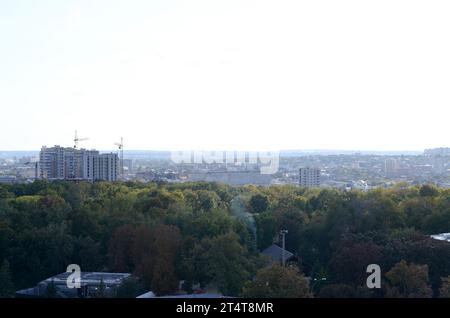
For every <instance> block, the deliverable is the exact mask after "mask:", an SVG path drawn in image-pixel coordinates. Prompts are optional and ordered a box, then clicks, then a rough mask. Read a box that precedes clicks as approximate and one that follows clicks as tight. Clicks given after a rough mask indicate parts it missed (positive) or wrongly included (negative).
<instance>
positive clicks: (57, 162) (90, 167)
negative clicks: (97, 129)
mask: <svg viewBox="0 0 450 318" xmlns="http://www.w3.org/2000/svg"><path fill="white" fill-rule="evenodd" d="M39 167H40V168H39V177H40V178H41V179H47V180H87V181H97V180H103V181H116V180H117V174H118V170H119V156H118V155H117V154H115V153H103V154H100V153H99V152H98V151H97V150H86V149H75V148H70V147H60V146H54V147H51V148H48V147H46V146H43V147H42V149H41V151H40V153H39Z"/></svg>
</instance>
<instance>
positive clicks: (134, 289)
mask: <svg viewBox="0 0 450 318" xmlns="http://www.w3.org/2000/svg"><path fill="white" fill-rule="evenodd" d="M143 292H144V288H143V286H142V284H141V283H140V282H139V281H138V280H137V279H136V278H134V277H130V278H127V279H125V280H124V281H123V282H122V283H121V284H120V286H119V287H117V289H116V290H115V294H114V296H115V297H116V298H136V297H137V296H139V295H141V294H142V293H143Z"/></svg>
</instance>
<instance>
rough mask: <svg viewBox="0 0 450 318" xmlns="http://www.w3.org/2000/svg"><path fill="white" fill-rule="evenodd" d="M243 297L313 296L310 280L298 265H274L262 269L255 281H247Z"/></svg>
mask: <svg viewBox="0 0 450 318" xmlns="http://www.w3.org/2000/svg"><path fill="white" fill-rule="evenodd" d="M242 296H243V297H251V298H308V297H311V296H312V295H311V293H310V291H309V283H308V280H307V279H306V278H305V277H304V275H303V274H302V273H300V272H299V270H298V268H297V267H294V266H288V267H282V266H280V265H274V266H272V267H268V268H263V269H260V270H259V271H258V272H257V273H256V277H255V279H254V280H253V281H250V282H247V283H246V284H245V286H244V290H243V292H242Z"/></svg>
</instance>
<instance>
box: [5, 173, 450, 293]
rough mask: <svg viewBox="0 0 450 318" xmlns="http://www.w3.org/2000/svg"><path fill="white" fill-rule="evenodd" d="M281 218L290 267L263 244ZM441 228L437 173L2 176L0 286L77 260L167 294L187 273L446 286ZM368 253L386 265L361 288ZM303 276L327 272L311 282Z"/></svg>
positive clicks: (443, 212) (446, 222)
mask: <svg viewBox="0 0 450 318" xmlns="http://www.w3.org/2000/svg"><path fill="white" fill-rule="evenodd" d="M281 229H286V230H288V234H287V235H286V247H287V249H288V250H289V251H290V252H292V253H293V254H294V255H295V256H296V260H297V261H298V262H297V263H296V264H297V265H293V266H296V268H295V269H294V268H290V269H288V270H287V269H283V268H279V267H276V266H275V267H267V263H266V261H265V259H264V258H262V257H261V255H260V251H261V250H263V249H264V248H266V247H268V246H270V245H271V244H273V243H279V242H278V240H279V235H278V234H279V231H280V230H281ZM443 232H450V190H448V189H440V188H437V187H435V186H430V185H423V186H418V187H405V186H398V187H394V188H392V189H375V190H371V191H368V192H362V191H347V192H346V191H338V190H334V189H306V188H301V187H297V186H271V187H257V186H251V185H249V186H242V187H232V186H227V185H223V184H217V183H206V182H189V183H180V184H165V183H158V184H157V183H148V184H142V183H138V182H127V183H121V182H116V183H107V182H97V183H87V182H77V183H74V182H51V183H49V182H45V181H36V182H34V183H32V184H14V185H0V264H1V266H0V285H1V286H2V288H1V290H0V294H1V296H8V295H11V293H12V292H11V291H12V290H18V289H22V288H28V287H31V286H34V285H35V284H36V283H38V282H39V281H41V280H43V279H46V278H48V277H50V276H53V275H55V274H58V273H61V272H64V271H65V270H66V267H67V265H68V264H72V263H75V264H79V265H80V266H81V269H82V270H83V271H117V272H129V273H132V274H133V275H134V277H135V278H136V280H137V281H133V282H128V285H127V286H125V287H124V288H123V289H122V290H121V291H120V293H119V292H118V295H119V296H120V295H133V294H135V293H137V291H138V290H153V291H154V292H155V293H157V294H159V295H163V294H169V293H173V292H175V291H176V290H178V288H179V284H180V281H185V286H188V287H189V288H188V289H190V288H192V286H193V285H195V284H198V283H199V284H200V285H201V286H203V287H205V286H209V285H211V286H215V287H217V288H218V289H219V290H220V291H221V292H222V293H224V294H226V295H230V296H236V295H240V294H241V293H243V295H261V296H271V295H272V296H273V295H279V296H280V297H282V296H286V295H282V294H280V291H279V288H280V286H284V287H283V288H285V287H286V288H288V290H289V295H287V296H290V295H291V296H293V297H303V296H309V295H310V294H309V293H310V292H313V293H314V296H322V297H325V296H326V297H334V296H336V295H341V296H344V295H346V296H352V297H359V296H361V297H362V296H364V297H372V296H373V297H380V296H392V297H415V296H417V295H419V296H421V297H425V296H432V295H433V296H438V295H441V296H445V295H448V294H449V292H448V290H449V289H450V288H449V287H448V285H449V284H448V279H447V278H446V277H449V276H450V243H447V242H445V241H437V240H433V239H431V238H430V235H431V234H437V233H443ZM402 261H404V262H402ZM369 264H379V265H380V267H381V270H382V275H383V282H382V288H381V290H379V291H370V290H369V291H367V288H366V289H364V288H365V279H366V278H367V275H368V274H367V272H366V268H367V265H369ZM425 265H426V267H424V266H425ZM294 272H295V273H294ZM275 273H279V274H280V275H275ZM405 273H406V274H408V275H412V277H411V278H410V280H408V281H406V282H405V281H404V280H402V279H401V277H406V276H405V275H406V274H405ZM285 275H286V277H290V278H292V279H291V281H290V282H291V283H292V284H293V285H290V284H288V283H287V281H286V280H285V278H284V277H285ZM304 277H307V279H308V280H310V281H316V280H317V279H319V278H324V279H323V280H321V283H320V284H315V285H314V288H311V289H312V290H311V291H309V290H308V292H306V291H305V290H306V289H305V288H304V287H305V286H304V283H303V282H304V279H303V278H304ZM263 280H265V281H270V282H271V283H270V288H265V287H264V288H263V286H262V285H261V281H263ZM286 284H287V285H286ZM285 285H286V286H285ZM244 286H245V288H244ZM292 286H294V287H292ZM295 286H297V287H295ZM297 289H298V290H297Z"/></svg>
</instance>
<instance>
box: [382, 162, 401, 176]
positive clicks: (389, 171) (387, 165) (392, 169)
mask: <svg viewBox="0 0 450 318" xmlns="http://www.w3.org/2000/svg"><path fill="white" fill-rule="evenodd" d="M398 171H399V164H398V160H397V159H395V158H388V159H386V160H385V161H384V173H385V174H386V176H387V177H395V176H397V174H398Z"/></svg>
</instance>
